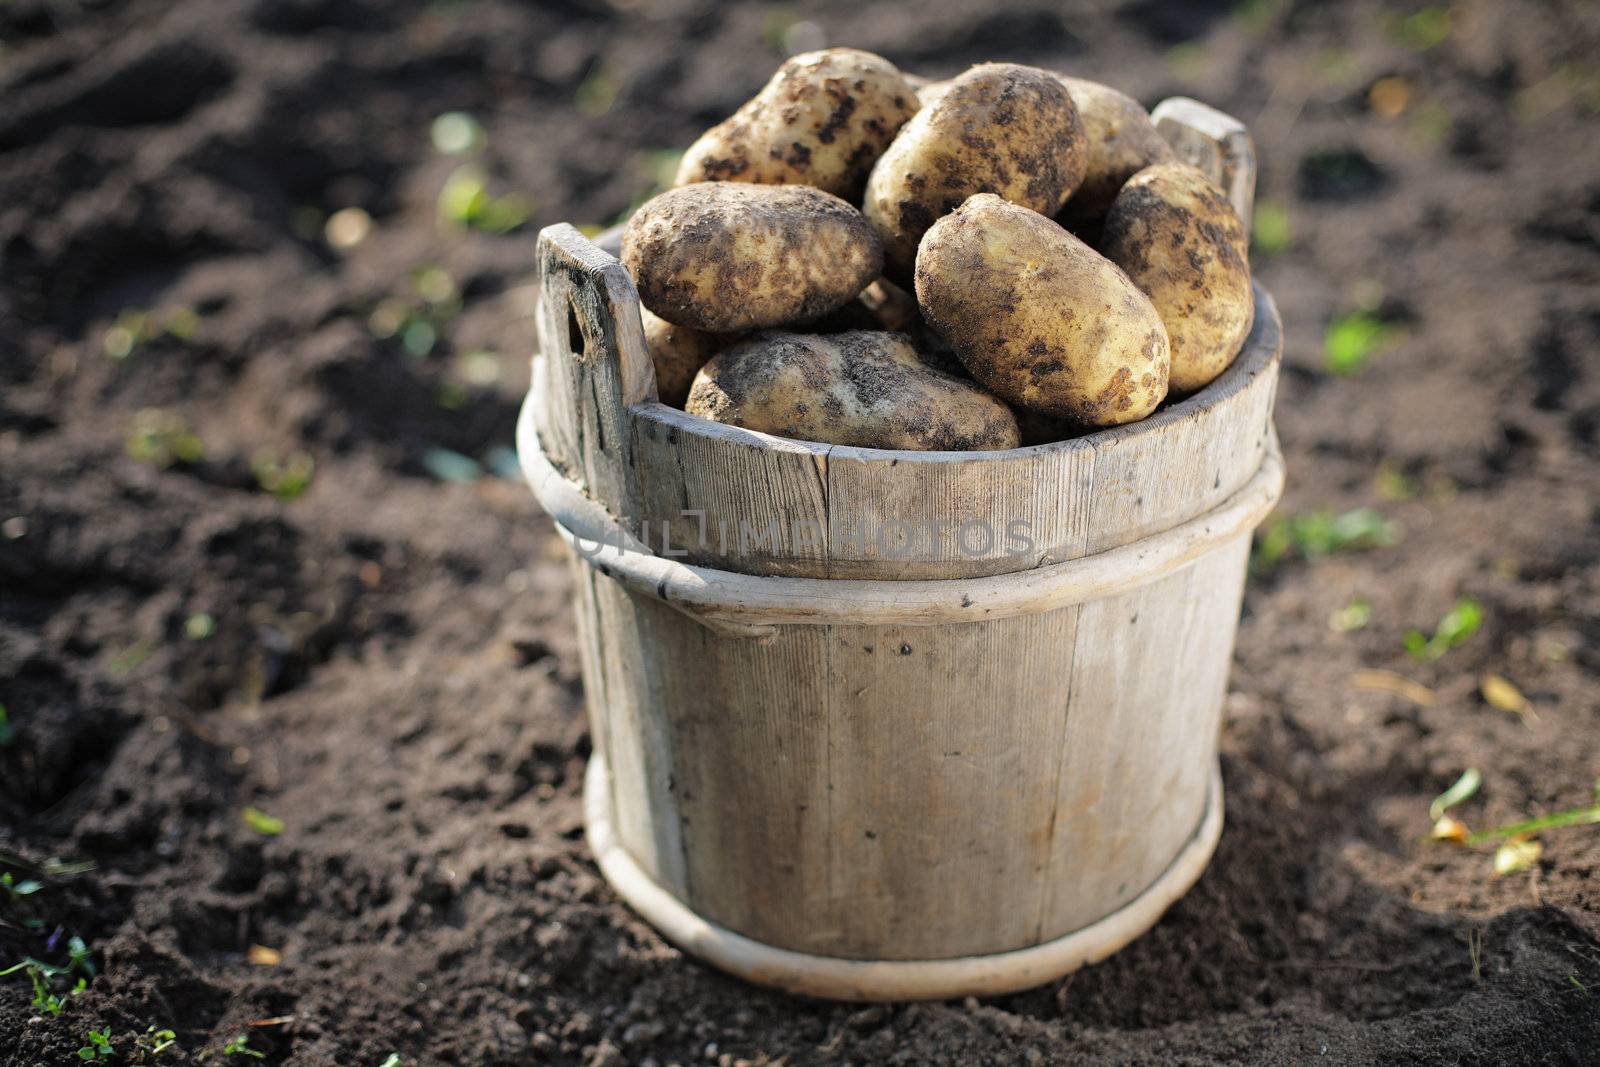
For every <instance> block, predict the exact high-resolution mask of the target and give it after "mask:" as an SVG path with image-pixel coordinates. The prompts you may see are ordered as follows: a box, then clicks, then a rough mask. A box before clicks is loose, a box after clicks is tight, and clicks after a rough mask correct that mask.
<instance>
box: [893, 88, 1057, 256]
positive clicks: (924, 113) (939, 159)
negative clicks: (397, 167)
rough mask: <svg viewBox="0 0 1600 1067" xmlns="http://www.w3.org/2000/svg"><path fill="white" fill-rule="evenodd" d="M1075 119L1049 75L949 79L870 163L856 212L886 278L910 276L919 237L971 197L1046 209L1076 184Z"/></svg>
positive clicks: (1052, 210)
mask: <svg viewBox="0 0 1600 1067" xmlns="http://www.w3.org/2000/svg"><path fill="white" fill-rule="evenodd" d="M1086 161H1087V146H1086V144H1085V142H1084V135H1083V123H1082V122H1081V121H1080V120H1079V118H1078V111H1077V108H1076V107H1074V106H1073V103H1072V97H1071V96H1070V95H1069V94H1068V92H1067V89H1066V87H1065V86H1064V85H1062V84H1061V82H1060V81H1059V80H1058V79H1057V78H1056V76H1055V75H1054V74H1051V73H1049V72H1048V71H1043V70H1039V69H1037V68H1035V67H1022V66H1017V65H1016V64H1013V63H985V64H983V65H981V66H976V67H973V68H972V69H971V70H968V71H967V72H966V73H965V74H962V75H960V76H959V77H957V78H954V79H952V80H951V82H950V84H949V87H948V88H947V89H945V90H944V91H943V92H941V93H938V94H936V95H935V96H934V98H933V101H932V102H931V103H930V104H928V105H927V106H926V107H924V108H923V109H922V110H921V111H918V112H917V113H916V115H915V116H914V117H913V118H912V119H911V121H910V122H908V123H906V124H905V126H904V127H903V128H902V129H901V130H900V134H899V136H897V137H896V138H895V139H894V143H893V144H891V145H889V149H888V151H886V152H885V153H884V154H883V157H882V158H881V159H879V160H878V165H877V166H875V167H873V168H872V175H871V176H870V177H869V178H868V179H867V193H866V200H865V203H864V206H863V208H862V210H863V211H864V212H865V214H866V216H867V220H868V221H869V222H871V223H872V226H873V228H874V229H876V230H877V231H878V236H879V237H881V238H882V239H883V248H884V256H885V261H886V262H887V264H888V268H889V276H890V278H891V279H896V280H905V279H908V278H909V277H910V275H911V271H912V266H913V263H914V261H915V259H916V254H917V242H918V241H920V240H921V239H922V235H923V234H924V233H927V232H928V227H930V226H932V225H933V223H934V221H935V220H936V219H938V218H939V217H940V216H941V215H944V214H946V213H948V212H951V211H954V210H955V209H956V208H958V207H960V206H961V204H962V202H963V201H965V200H966V199H967V197H969V196H971V195H972V194H973V193H985V192H987V193H996V194H998V195H1000V196H1002V197H1004V198H1005V199H1007V200H1010V201H1012V202H1013V203H1017V204H1021V205H1022V206H1024V207H1029V208H1032V209H1033V210H1035V211H1040V212H1043V213H1044V214H1046V215H1054V214H1055V213H1056V212H1057V211H1059V210H1060V209H1061V204H1062V202H1063V201H1064V200H1066V198H1067V196H1068V194H1070V193H1071V192H1072V191H1073V190H1074V189H1076V188H1077V187H1078V183H1079V182H1081V181H1082V180H1083V172H1084V166H1085V163H1086Z"/></svg>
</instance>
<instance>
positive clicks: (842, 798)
mask: <svg viewBox="0 0 1600 1067" xmlns="http://www.w3.org/2000/svg"><path fill="white" fill-rule="evenodd" d="M1174 116H1176V117H1174ZM1157 117H1158V119H1160V120H1162V121H1161V125H1162V127H1163V128H1164V129H1166V130H1168V131H1169V136H1171V137H1172V139H1173V141H1174V143H1175V144H1177V145H1179V147H1180V149H1181V150H1182V151H1184V152H1185V154H1187V155H1189V156H1190V157H1191V158H1193V159H1195V160H1196V161H1198V162H1200V163H1201V164H1202V165H1204V166H1207V167H1208V168H1210V169H1211V171H1212V173H1213V174H1215V175H1216V176H1217V177H1218V178H1219V180H1221V181H1223V182H1224V183H1225V184H1226V186H1227V187H1228V188H1229V189H1230V192H1232V193H1233V194H1234V196H1235V202H1236V203H1238V204H1239V206H1240V208H1241V210H1242V211H1245V212H1248V206H1249V205H1248V197H1249V195H1250V190H1251V189H1252V188H1253V173H1251V172H1250V166H1251V163H1250V156H1249V146H1248V139H1247V138H1245V137H1244V135H1243V131H1242V128H1241V127H1239V126H1238V124H1237V123H1234V122H1233V121H1232V120H1229V119H1227V118H1226V116H1221V115H1219V114H1218V113H1216V112H1213V111H1210V110H1209V109H1206V108H1203V107H1201V106H1200V105H1196V104H1193V102H1190V101H1169V102H1168V103H1167V104H1165V105H1163V107H1162V108H1161V109H1158V111H1157ZM1241 171H1244V172H1245V173H1244V174H1243V176H1242V177H1241V173H1240V172H1241ZM1241 198H1242V199H1241ZM539 269H540V274H541V281H542V292H541V297H540V309H539V316H540V317H539V329H540V338H541V347H542V356H541V357H540V358H539V359H537V360H536V363H535V381H534V386H533V389H532V390H531V391H530V394H529V398H528V401H527V403H526V404H525V405H524V408H523V412H522V417H521V420H520V424H519V428H518V447H519V452H520V454H521V458H522V462H523V466H524V469H525V471H526V473H527V476H528V478H529V481H530V483H531V484H532V485H533V487H534V490H535V492H536V494H537V496H538V498H539V501H540V503H541V504H542V505H543V506H544V507H545V509H546V510H547V511H549V512H550V514H551V515H552V516H553V517H554V518H555V520H556V522H557V526H558V530H559V531H560V533H561V535H562V536H563V537H564V538H565V539H566V541H567V543H568V544H569V546H571V547H572V548H573V550H574V551H573V553H572V558H573V565H574V566H573V573H574V577H575V584H576V601H577V616H578V623H579V632H580V641H581V649H582V655H583V671H584V680H585V688H586V692H587V700H588V708H589V715H590V719H591V725H592V732H593V738H594V755H593V757H592V758H591V760H590V763H589V770H588V775H587V780H586V784H585V808H586V821H587V828H588V836H589V841H590V845H591V848H592V849H593V851H594V853H595V856H596V857H597V859H598V861H599V864H600V868H601V870H602V872H603V873H604V874H605V877H606V878H607V879H608V880H609V881H610V883H611V884H612V885H613V886H614V887H615V888H616V890H617V892H618V893H619V894H620V895H621V896H622V897H623V898H624V899H625V900H626V901H627V902H628V903H629V904H631V905H632V906H633V907H634V908H635V909H636V910H637V911H638V912H639V913H640V914H641V915H643V916H644V917H645V918H646V919H648V920H649V921H650V922H651V923H653V924H654V925H655V926H656V927H657V928H658V929H659V930H660V931H661V932H662V933H663V934H664V935H665V936H666V937H667V938H668V939H669V940H671V941H673V942H675V943H676V944H677V945H679V946H680V947H681V948H683V949H684V950H686V951H688V952H690V953H693V954H694V955H697V956H700V957H702V958H704V959H706V960H708V961H709V962H711V963H713V964H715V965H717V966H719V967H721V968H723V969H725V970H728V971H731V972H733V973H735V974H738V975H741V976H743V977H745V978H748V979H750V980H753V981H757V982H762V983H766V984H769V985H774V986H778V987H781V988H784V989H788V990H791V991H795V992H799V993H805V994H811V995H816V996H824V997H836V998H846V999H864V1000H867V999H913V998H942V997H951V996H960V995H967V994H994V993H1002V992H1007V991H1011V990H1016V989H1021V988H1026V987H1028V986H1032V985H1036V984H1038V983H1041V982H1044V981H1047V980H1050V979H1052V978H1055V977H1057V976H1059V975H1062V974H1064V973H1066V972H1068V971H1070V970H1072V969H1074V968H1076V967H1078V966H1080V965H1082V964H1084V963H1086V962H1092V961H1094V960H1098V959H1101V958H1103V957H1104V956H1106V955H1108V954H1109V953H1111V952H1113V951H1115V950H1116V949H1118V948H1119V947H1121V946H1122V945H1124V944H1126V943H1127V942H1128V941H1129V940H1131V939H1132V938H1134V937H1136V936H1138V935H1139V934H1140V933H1142V932H1143V931H1144V930H1146V929H1147V928H1148V927H1150V926H1151V925H1152V924H1153V923H1154V922H1155V921H1156V920H1157V918H1159V917H1160V915H1161V913H1162V912H1163V911H1164V910H1165V909H1166V908H1167V906H1168V905H1169V904H1171V903H1172V902H1173V901H1174V900H1176V899H1177V898H1178V897H1179V896H1181V895H1182V894H1183V893H1184V892H1185V891H1186V890H1187V889H1188V888H1189V886H1190V885H1191V884H1193V882H1194V881H1195V879H1196V878H1198V877H1199V875H1200V872H1201V871H1202V870H1203V869H1204V867H1205V865H1206V863H1207V861H1208V860H1209V858H1210V856H1211V852H1212V850H1213V848H1214V847H1215V845H1216V842H1217V838H1218V835H1219V834H1220V832H1221V826H1222V797H1221V780H1220V777H1219V774H1218V763H1217V755H1216V738H1217V732H1218V725H1219V719H1220V714H1221V707H1222V701H1223V696H1224V690H1225V687H1226V683H1227V676H1228V667H1229V661H1230V658H1231V651H1232V645H1233V638H1234V631H1235V626H1236V623H1237V619H1238V614H1239V607H1240V600H1241V597H1242V591H1243V584H1244V578H1245V564H1246V558H1247V555H1248V551H1249V544H1250V536H1251V531H1252V530H1253V528H1254V527H1255V526H1256V524H1257V523H1258V522H1259V521H1260V520H1261V519H1262V517H1263V516H1265V515H1266V514H1267V512H1268V511H1269V510H1270V509H1271V508H1272V506H1273V504H1274V502H1275V501H1276V500H1277V498H1278V496H1279V493H1280V490H1281V487H1282V480H1283V468H1282V464H1281V461H1280V458H1279V455H1278V451H1277V447H1276V441H1275V437H1274V434H1273V430H1272V401H1273V391H1274V387H1275V382H1276V377H1277V369H1278V359H1279V352H1280V347H1281V339H1280V326H1279V321H1278V317H1277V312H1276V310H1275V308H1274V307H1273V304H1272V301H1271V298H1270V297H1268V296H1267V294H1266V293H1265V292H1263V291H1262V290H1260V289H1259V288H1258V289H1257V290H1256V317H1255V326H1254V329H1253V331H1252V332H1251V334H1250V337H1249V339H1248V340H1247V341H1246V343H1245V346H1244V349H1243V351H1242V352H1241V354H1240V355H1239V357H1238V358H1237V360H1236V361H1235V362H1234V364H1233V366H1232V367H1231V368H1230V369H1229V370H1228V371H1227V372H1226V373H1225V374H1224V375H1223V376H1222V377H1221V378H1220V379H1218V380H1217V381H1216V382H1214V383H1213V384H1212V385H1210V386H1208V387H1207V388H1206V389H1205V390H1203V391H1202V392H1201V393H1199V394H1197V395H1195V396H1193V397H1190V398H1188V399H1186V400H1182V401H1181V402H1178V403H1175V404H1172V405H1170V406H1169V407H1167V408H1165V409H1164V410H1162V411H1160V412H1158V413H1157V414H1156V415H1154V416H1153V417H1151V418H1149V419H1148V420H1146V421H1144V422H1140V423H1136V424H1134V425H1131V426H1126V427H1122V428H1118V429H1114V430H1107V431H1104V432H1100V433H1096V434H1093V435H1090V436H1087V437H1083V438H1079V439H1075V440H1070V441H1063V442H1059V443H1055V444H1049V445H1042V446H1038V447H1033V448H1022V449H1016V450H1012V451H1005V452H973V453H927V452H900V451H882V450H874V449H861V448H848V447H842V446H832V445H818V444H808V443H803V442H796V441H789V440H784V439H780V438H775V437H771V436H768V435H765V434H761V433H753V432H749V431H744V430H739V429H736V428H732V427H728V426H722V425H718V424H715V423H711V422H707V421H705V420H701V419H697V418H694V417H692V416H689V415H686V414H685V413H683V412H682V411H678V410H675V409H672V408H668V407H666V406H664V405H661V404H659V403H656V402H655V386H654V376H653V372H652V370H651V364H650V359H649V356H648V354H647V352H646V349H645V343H644V337H643V333H642V327H641V325H640V319H639V311H638V299H637V295H636V293H635V290H634V287H633V284H632V282H631V280H630V279H629V277H628V274H627V272H626V271H625V270H624V269H623V268H622V266H621V265H620V264H619V263H618V262H617V261H616V260H615V259H614V258H613V257H612V256H611V255H610V254H608V253H606V252H605V251H602V250H601V249H600V248H598V247H596V246H595V245H593V244H590V243H589V242H588V241H586V240H585V239H584V238H583V237H582V236H580V235H579V234H578V232H577V231H576V230H574V229H572V228H571V227H568V226H555V227H551V228H549V229H547V230H545V231H544V232H543V233H542V234H541V235H540V244H539Z"/></svg>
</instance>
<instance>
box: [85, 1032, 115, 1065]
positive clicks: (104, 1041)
mask: <svg viewBox="0 0 1600 1067" xmlns="http://www.w3.org/2000/svg"><path fill="white" fill-rule="evenodd" d="M85 1040H86V1041H88V1044H86V1045H84V1046H83V1047H82V1048H80V1049H79V1050H78V1058H79V1059H80V1060H109V1059H111V1058H112V1057H113V1056H115V1055H116V1054H117V1050H116V1049H114V1048H112V1047H111V1031H110V1029H109V1028H108V1029H105V1030H90V1031H89V1033H88V1034H87V1035H86V1037H85Z"/></svg>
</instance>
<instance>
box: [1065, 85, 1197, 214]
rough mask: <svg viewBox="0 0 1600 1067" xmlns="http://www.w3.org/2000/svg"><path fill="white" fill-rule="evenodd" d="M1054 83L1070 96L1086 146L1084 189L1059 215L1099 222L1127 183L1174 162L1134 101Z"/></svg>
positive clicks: (1102, 88)
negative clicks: (1145, 171)
mask: <svg viewBox="0 0 1600 1067" xmlns="http://www.w3.org/2000/svg"><path fill="white" fill-rule="evenodd" d="M1057 77H1059V78H1060V79H1061V84H1062V85H1065V86H1066V87H1067V92H1069V93H1071V94H1072V102H1073V103H1074V104H1075V105H1077V108H1078V117H1079V118H1081V119H1082V120H1083V133H1084V139H1085V141H1086V142H1087V144H1088V166H1087V169H1086V170H1085V172H1084V175H1083V184H1082V185H1080V186H1078V190H1077V192H1075V193H1073V194H1072V197H1071V198H1070V199H1069V200H1068V201H1067V206H1066V207H1065V208H1064V209H1063V211H1062V215H1063V218H1065V219H1068V220H1071V221H1073V222H1083V221H1090V220H1099V219H1101V218H1104V217H1105V213H1106V212H1107V211H1109V210H1110V209H1111V201H1113V200H1115V199H1116V198H1117V193H1118V191H1119V190H1121V188H1122V186H1123V183H1124V182H1126V181H1127V180H1128V179H1129V178H1131V177H1133V176H1134V175H1135V174H1137V173H1138V172H1139V171H1141V170H1143V169H1144V168H1146V167H1148V166H1150V165H1151V164H1153V163H1166V162H1169V161H1171V160H1175V159H1177V158H1178V157H1177V154H1176V153H1175V152H1173V150H1172V146H1171V145H1170V144H1168V143H1167V140H1166V138H1165V137H1162V136H1161V134H1160V133H1158V132H1156V126H1155V123H1153V122H1151V121H1150V114H1149V112H1147V111H1145V109H1144V108H1143V107H1141V106H1140V105H1139V101H1137V100H1135V99H1134V98H1133V97H1131V96H1129V95H1127V94H1126V93H1120V92H1118V91H1117V90H1115V89H1113V88H1111V87H1110V86H1109V85H1101V84H1100V83H1099V82H1092V81H1089V80H1088V79H1086V78H1070V77H1068V76H1066V75H1065V74H1060V75H1057Z"/></svg>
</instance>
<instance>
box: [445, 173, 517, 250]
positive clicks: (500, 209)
mask: <svg viewBox="0 0 1600 1067" xmlns="http://www.w3.org/2000/svg"><path fill="white" fill-rule="evenodd" d="M530 214H531V208H530V206H529V204H528V201H527V199H526V198H524V197H523V196H521V195H520V194H518V193H507V194H506V195H505V196H494V195H492V194H491V193H490V192H489V177H488V175H487V174H485V173H484V171H483V168H481V167H479V166H477V165H476V164H473V163H466V164H463V165H462V166H460V167H457V168H456V170H455V172H454V173H453V174H451V175H450V177H448V178H446V179H445V183H444V186H443V187H442V188H440V190H439V219H440V221H441V222H444V223H446V224H447V225H451V226H460V227H465V228H466V229H471V230H483V231H485V232H487V233H510V232H511V231H512V230H515V229H516V228H517V227H519V226H521V225H522V224H523V223H525V222H527V221H528V216H529V215H530Z"/></svg>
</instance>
